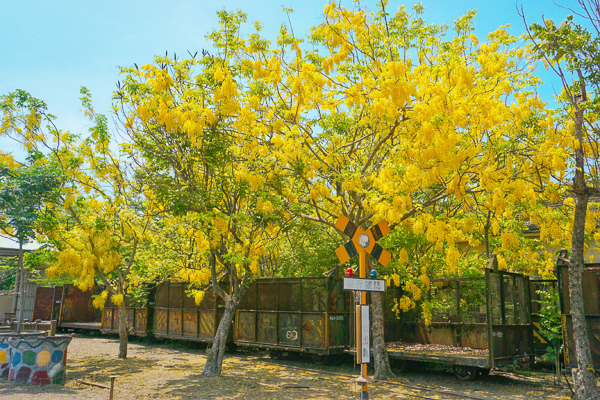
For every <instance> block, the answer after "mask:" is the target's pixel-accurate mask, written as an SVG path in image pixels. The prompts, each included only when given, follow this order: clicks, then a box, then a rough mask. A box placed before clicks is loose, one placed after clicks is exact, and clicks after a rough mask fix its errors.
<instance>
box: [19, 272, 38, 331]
mask: <svg viewBox="0 0 600 400" xmlns="http://www.w3.org/2000/svg"><path fill="white" fill-rule="evenodd" d="M24 275H25V287H24V299H25V302H24V304H23V320H26V319H28V320H30V321H31V319H32V318H33V306H34V305H35V292H36V289H37V286H38V285H37V283H34V282H30V281H29V278H30V277H31V273H30V272H29V271H27V270H25V271H24ZM19 300H20V299H19ZM19 306H20V301H18V302H17V316H18V315H19V308H20V307H19Z"/></svg>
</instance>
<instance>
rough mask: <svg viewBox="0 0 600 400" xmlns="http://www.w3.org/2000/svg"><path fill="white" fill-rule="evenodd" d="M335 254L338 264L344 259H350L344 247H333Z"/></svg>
mask: <svg viewBox="0 0 600 400" xmlns="http://www.w3.org/2000/svg"><path fill="white" fill-rule="evenodd" d="M335 255H337V257H338V260H340V264H344V263H345V262H346V261H348V260H349V259H350V256H349V255H348V252H347V251H346V247H344V246H342V247H338V248H337V249H335Z"/></svg>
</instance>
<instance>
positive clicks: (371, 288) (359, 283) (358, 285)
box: [344, 278, 385, 292]
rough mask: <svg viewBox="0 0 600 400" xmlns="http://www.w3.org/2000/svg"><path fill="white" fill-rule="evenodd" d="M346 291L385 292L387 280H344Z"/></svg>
mask: <svg viewBox="0 0 600 400" xmlns="http://www.w3.org/2000/svg"><path fill="white" fill-rule="evenodd" d="M344 290H357V291H365V292H385V280H383V279H365V278H344Z"/></svg>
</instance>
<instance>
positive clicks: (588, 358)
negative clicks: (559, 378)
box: [569, 196, 598, 400]
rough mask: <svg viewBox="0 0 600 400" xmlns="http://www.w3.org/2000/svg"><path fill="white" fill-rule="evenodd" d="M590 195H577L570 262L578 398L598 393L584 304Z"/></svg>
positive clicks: (574, 375)
mask: <svg viewBox="0 0 600 400" xmlns="http://www.w3.org/2000/svg"><path fill="white" fill-rule="evenodd" d="M586 208H587V196H584V198H583V199H581V198H579V196H577V198H576V199H575V222H574V224H573V243H572V247H571V263H570V265H569V297H570V301H571V318H572V321H573V339H574V341H575V354H577V371H573V380H574V384H573V386H574V387H575V398H576V399H578V400H584V399H589V398H591V397H593V396H595V395H597V394H598V390H597V388H596V379H595V377H594V371H593V369H592V353H591V351H590V344H589V341H588V334H587V325H586V320H585V312H584V306H583V288H582V276H583V268H584V264H583V243H584V229H585V213H586Z"/></svg>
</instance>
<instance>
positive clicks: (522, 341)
mask: <svg viewBox="0 0 600 400" xmlns="http://www.w3.org/2000/svg"><path fill="white" fill-rule="evenodd" d="M394 295H396V296H398V293H397V294H394V293H393V291H388V296H394ZM427 300H428V305H426V304H424V303H425V302H421V303H420V304H417V306H416V307H415V309H414V310H412V311H410V312H408V313H404V315H403V313H402V312H400V313H399V317H400V319H396V318H394V317H393V316H392V315H391V312H390V311H389V308H390V301H389V297H388V300H387V301H386V309H387V310H386V318H387V321H386V326H385V336H386V341H389V342H388V343H387V348H388V354H389V357H390V359H391V360H395V361H396V364H397V365H398V366H399V367H400V368H403V367H405V366H406V365H407V362H408V361H425V362H434V363H441V364H449V365H452V366H453V368H454V374H455V375H456V377H457V378H459V379H461V380H472V379H474V378H475V377H476V376H477V375H486V374H487V373H489V371H490V369H491V368H495V367H500V366H503V365H508V364H516V363H519V362H521V361H522V360H523V361H524V360H527V361H529V360H531V358H532V357H534V344H533V332H532V329H531V303H530V288H529V279H528V278H527V277H526V276H525V275H521V274H516V273H510V272H505V271H499V272H494V271H492V270H490V269H486V270H485V277H474V278H443V279H432V280H431V289H430V291H429V293H428V299H427ZM424 307H429V308H428V309H429V312H430V313H431V314H430V315H431V322H430V323H426V322H425V321H424V319H423V311H424Z"/></svg>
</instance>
